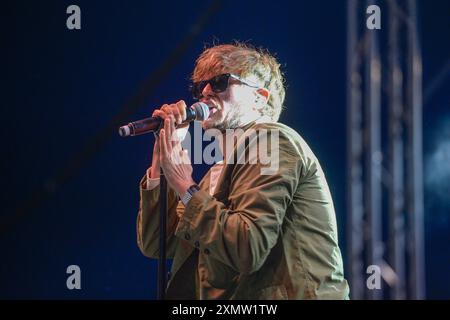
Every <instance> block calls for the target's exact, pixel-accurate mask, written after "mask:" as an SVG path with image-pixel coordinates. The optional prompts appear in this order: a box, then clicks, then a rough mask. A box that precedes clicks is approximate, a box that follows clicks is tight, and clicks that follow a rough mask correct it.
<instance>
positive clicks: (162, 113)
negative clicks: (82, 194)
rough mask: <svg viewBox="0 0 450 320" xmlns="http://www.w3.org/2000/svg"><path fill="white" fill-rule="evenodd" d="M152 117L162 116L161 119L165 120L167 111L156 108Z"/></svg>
mask: <svg viewBox="0 0 450 320" xmlns="http://www.w3.org/2000/svg"><path fill="white" fill-rule="evenodd" d="M152 117H155V118H156V117H160V118H161V119H163V120H165V119H166V118H167V113H165V112H164V111H161V110H155V111H153V113H152Z"/></svg>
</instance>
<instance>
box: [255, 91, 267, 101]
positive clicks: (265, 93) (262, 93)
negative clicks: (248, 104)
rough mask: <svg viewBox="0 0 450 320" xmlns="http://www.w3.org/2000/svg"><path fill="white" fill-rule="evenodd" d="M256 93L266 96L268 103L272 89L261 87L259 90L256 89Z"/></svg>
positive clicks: (265, 99)
mask: <svg viewBox="0 0 450 320" xmlns="http://www.w3.org/2000/svg"><path fill="white" fill-rule="evenodd" d="M256 94H257V95H259V96H261V97H262V98H264V102H265V103H267V101H269V98H270V91H269V90H267V89H266V88H259V89H258V90H256Z"/></svg>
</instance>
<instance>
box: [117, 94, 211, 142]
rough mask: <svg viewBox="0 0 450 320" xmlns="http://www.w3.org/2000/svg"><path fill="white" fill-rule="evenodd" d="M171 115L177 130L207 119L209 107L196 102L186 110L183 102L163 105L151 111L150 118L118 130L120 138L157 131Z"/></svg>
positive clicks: (131, 123)
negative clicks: (190, 123)
mask: <svg viewBox="0 0 450 320" xmlns="http://www.w3.org/2000/svg"><path fill="white" fill-rule="evenodd" d="M170 115H173V117H174V118H175V122H176V124H177V128H180V127H184V126H185V125H184V124H186V126H187V125H188V123H189V122H191V121H193V120H196V121H204V120H206V119H208V117H209V107H208V105H207V104H205V103H203V102H196V103H194V104H193V105H192V106H191V107H190V108H187V106H186V103H185V102H184V101H183V100H180V101H178V102H177V103H175V104H170V105H168V104H165V105H163V106H162V107H161V108H160V109H157V110H155V111H153V114H152V117H151V118H146V119H143V120H138V121H134V122H130V123H129V124H128V125H125V126H122V127H120V128H119V134H120V136H122V137H129V136H136V135H140V134H144V133H149V132H155V131H158V130H159V128H160V126H161V123H162V122H164V120H165V119H166V118H167V117H168V116H170Z"/></svg>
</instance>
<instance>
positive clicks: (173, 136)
mask: <svg viewBox="0 0 450 320" xmlns="http://www.w3.org/2000/svg"><path fill="white" fill-rule="evenodd" d="M170 118H171V121H170V134H171V137H170V141H171V142H172V144H171V146H172V148H173V147H174V146H175V145H176V144H178V143H179V141H178V135H177V128H176V126H175V118H174V116H171V117H170Z"/></svg>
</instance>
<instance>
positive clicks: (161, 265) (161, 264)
mask: <svg viewBox="0 0 450 320" xmlns="http://www.w3.org/2000/svg"><path fill="white" fill-rule="evenodd" d="M166 219H167V181H166V177H165V176H164V172H163V170H162V168H161V169H160V176H159V260H158V300H164V299H165V298H166V286H167V271H166V268H167V264H166V238H167V237H166Z"/></svg>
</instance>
